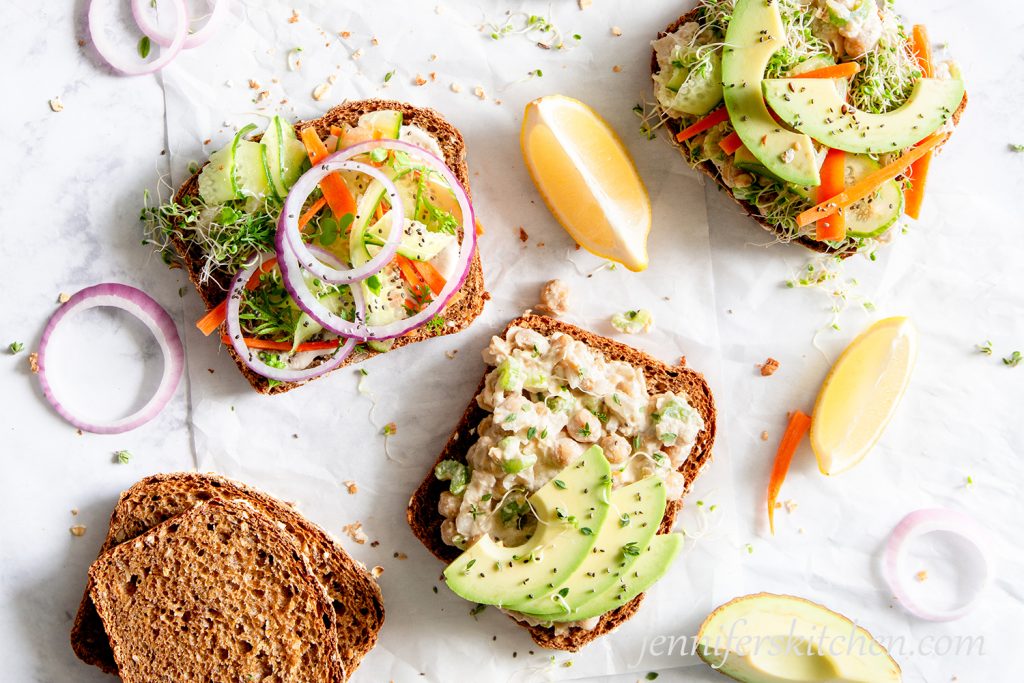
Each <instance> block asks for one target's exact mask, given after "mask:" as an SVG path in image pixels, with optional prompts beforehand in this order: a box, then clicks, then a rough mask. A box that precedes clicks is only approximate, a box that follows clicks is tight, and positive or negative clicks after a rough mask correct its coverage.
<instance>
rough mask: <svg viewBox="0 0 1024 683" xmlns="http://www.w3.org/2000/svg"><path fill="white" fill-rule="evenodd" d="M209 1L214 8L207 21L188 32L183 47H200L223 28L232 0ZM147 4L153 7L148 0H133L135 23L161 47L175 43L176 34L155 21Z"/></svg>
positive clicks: (188, 48) (187, 48)
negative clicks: (169, 32)
mask: <svg viewBox="0 0 1024 683" xmlns="http://www.w3.org/2000/svg"><path fill="white" fill-rule="evenodd" d="M209 3H210V4H212V5H213V9H212V10H211V11H210V16H209V18H208V19H207V20H206V23H205V24H203V26H202V28H200V29H198V30H197V31H195V33H188V34H187V37H186V38H185V43H184V44H183V45H182V48H181V49H183V50H190V49H192V48H194V47H199V46H200V45H202V44H204V43H205V42H206V41H208V40H209V39H210V38H212V37H213V36H214V35H216V33H217V32H218V31H219V30H220V29H221V24H223V23H224V18H225V17H227V15H228V10H229V8H230V6H231V3H230V0H209ZM147 5H149V6H150V7H149V8H152V5H151V4H150V2H149V1H148V0H132V16H133V17H134V18H135V23H136V24H138V25H139V29H140V30H141V31H142V32H143V33H144V34H145V35H147V36H149V39H150V40H152V41H153V42H154V43H156V44H157V45H159V46H160V47H170V46H171V45H172V44H173V43H174V35H173V34H168V33H167V32H165V31H163V30H162V29H161V28H160V26H159V25H157V23H156V22H155V21H153V13H152V12H150V11H148V9H149V8H147Z"/></svg>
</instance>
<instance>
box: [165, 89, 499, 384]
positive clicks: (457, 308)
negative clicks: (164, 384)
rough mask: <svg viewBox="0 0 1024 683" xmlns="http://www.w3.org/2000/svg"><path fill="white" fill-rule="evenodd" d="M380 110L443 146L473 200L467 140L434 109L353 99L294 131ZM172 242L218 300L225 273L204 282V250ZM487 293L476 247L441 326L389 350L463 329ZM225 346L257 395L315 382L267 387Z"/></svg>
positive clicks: (208, 298) (179, 195) (201, 287)
mask: <svg viewBox="0 0 1024 683" xmlns="http://www.w3.org/2000/svg"><path fill="white" fill-rule="evenodd" d="M382 110H397V111H400V112H402V117H403V121H404V123H407V124H414V125H417V126H419V127H421V128H423V129H424V130H426V131H427V132H428V133H430V134H432V135H433V136H434V137H435V138H436V139H437V141H438V144H439V145H440V147H441V150H442V151H443V152H444V162H445V164H446V165H447V166H448V168H450V169H451V170H452V173H454V174H455V177H456V178H457V179H458V181H459V183H460V184H461V185H462V187H463V189H465V191H466V194H467V196H469V198H470V201H472V194H471V193H470V189H469V169H468V167H467V166H466V143H465V140H464V139H463V137H462V133H460V132H459V130H458V129H457V128H456V127H455V126H453V125H452V124H450V123H449V122H448V121H446V120H445V119H444V117H442V116H441V115H440V114H439V113H437V112H436V111H434V110H433V109H428V108H425V107H414V106H412V105H411V104H406V103H405V102H397V101H393V100H382V99H369V100H357V101H352V102H345V103H344V104H341V105H338V106H337V107H334V108H332V109H330V110H329V111H328V112H327V113H325V114H324V115H323V116H321V117H320V118H318V119H311V120H308V121H299V122H298V123H296V124H295V126H294V127H295V131H296V133H298V132H299V131H301V130H302V129H303V128H310V127H312V128H313V129H315V130H316V132H317V134H318V135H319V136H320V137H321V138H326V137H327V136H328V135H329V134H330V128H331V126H340V125H342V124H348V125H351V126H354V125H356V124H357V123H358V121H359V117H360V116H362V115H363V114H366V113H369V112H374V111H382ZM204 165H205V164H204ZM201 170H202V169H201V168H200V169H198V170H197V171H196V172H195V173H194V174H192V176H191V177H190V178H189V179H188V180H186V181H185V182H184V183H183V184H182V186H181V187H180V188H179V189H178V191H177V192H176V193H175V195H174V199H173V201H174V202H175V203H181V201H182V200H183V199H184V198H185V197H187V196H191V197H195V196H198V194H199V173H200V171H201ZM171 243H172V244H173V246H174V249H175V251H177V252H178V256H179V257H181V260H182V262H183V264H184V267H185V271H186V272H187V273H188V277H189V280H190V281H191V282H192V285H193V286H194V287H195V288H196V291H197V292H198V293H199V296H200V297H201V298H202V300H203V303H204V304H205V306H206V308H207V310H209V309H211V308H213V307H215V306H217V305H218V304H220V302H221V301H223V300H224V297H225V295H226V293H227V290H228V287H229V286H230V280H229V279H228V278H226V277H221V278H220V279H217V280H210V281H207V282H205V283H204V282H202V281H201V279H200V273H201V269H202V259H203V254H202V250H200V249H199V248H198V247H196V246H195V245H190V244H189V243H187V242H185V240H183V239H182V238H181V236H180V235H179V234H178V232H177V231H175V232H173V233H172V234H171ZM489 298H490V295H489V294H488V293H487V289H486V287H485V285H484V276H483V268H482V266H481V263H480V250H479V248H478V249H476V250H475V253H474V254H473V260H472V263H471V264H470V270H469V275H468V276H467V277H466V281H465V282H464V283H463V284H462V286H461V287H460V288H459V289H458V291H456V292H455V295H454V296H453V297H452V300H451V301H449V302H448V305H447V306H445V308H444V310H443V311H442V312H441V316H442V317H443V318H444V320H445V324H444V325H442V326H437V327H431V328H430V329H428V328H427V327H426V326H421V327H419V328H417V329H415V330H413V331H412V332H410V333H409V334H407V335H405V336H402V337H398V338H397V339H395V341H394V346H393V347H392V350H394V349H398V348H401V347H403V346H407V345H409V344H412V343H415V342H418V341H423V340H424V339H429V338H431V337H439V336H443V335H446V334H454V333H456V332H460V331H461V330H464V329H465V328H466V327H468V326H469V324H470V323H472V322H473V320H475V319H476V317H477V316H479V315H480V313H482V312H483V309H484V302H485V301H487V300H488V299H489ZM223 332H224V326H223V325H222V326H221V328H220V329H219V330H218V334H222V333H223ZM225 348H226V350H227V352H228V354H229V355H230V356H231V359H232V360H234V361H235V364H236V365H237V366H238V369H239V371H240V372H241V373H242V375H243V376H244V377H245V378H246V379H247V380H248V381H249V384H251V385H252V388H253V389H254V390H256V391H257V392H259V393H261V394H282V393H284V392H286V391H291V390H292V389H295V388H296V387H298V386H301V385H303V384H305V383H306V382H311V381H313V380H306V381H303V382H282V383H280V384H276V385H275V386H273V387H270V386H268V383H267V380H266V378H264V377H263V376H262V375H260V374H258V373H256V372H253V371H252V370H250V369H249V368H248V367H247V366H246V365H245V363H244V362H243V361H242V359H241V357H240V356H239V355H238V353H237V352H236V351H235V349H234V348H233V347H232V346H230V345H229V346H226V347H225ZM377 353H378V352H376V351H373V350H368V352H367V353H366V354H361V355H360V356H359V357H358V358H356V355H355V354H353V355H352V356H349V358H348V359H346V360H345V362H344V363H342V364H341V365H340V366H339V368H343V367H346V366H348V365H351V364H353V363H356V362H359V361H361V360H365V359H367V358H372V357H373V356H375V355H377ZM336 369H338V368H336ZM332 372H333V371H332ZM329 374H331V373H330V372H328V373H325V374H323V375H320V377H326V376H327V375H329ZM313 379H319V377H315V378H313Z"/></svg>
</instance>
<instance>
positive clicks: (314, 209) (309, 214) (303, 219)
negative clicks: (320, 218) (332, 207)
mask: <svg viewBox="0 0 1024 683" xmlns="http://www.w3.org/2000/svg"><path fill="white" fill-rule="evenodd" d="M326 204H327V199H326V198H324V197H321V198H320V199H318V200H316V201H315V202H313V205H312V206H310V207H309V208H308V209H306V212H305V213H304V214H302V215H301V216H299V230H302V229H303V228H304V227H306V224H307V223H309V222H310V221H311V220H313V216H315V215H317V214H318V213H320V209H322V208H324V206H325V205H326Z"/></svg>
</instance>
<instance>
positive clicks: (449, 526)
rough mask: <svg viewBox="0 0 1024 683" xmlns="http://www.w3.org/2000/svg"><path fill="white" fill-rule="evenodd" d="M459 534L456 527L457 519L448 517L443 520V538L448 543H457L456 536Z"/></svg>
mask: <svg viewBox="0 0 1024 683" xmlns="http://www.w3.org/2000/svg"><path fill="white" fill-rule="evenodd" d="M457 535H458V531H456V529H455V520H453V519H446V520H444V521H443V522H441V540H442V541H444V542H445V543H446V544H447V545H455V541H454V538H455V536H457Z"/></svg>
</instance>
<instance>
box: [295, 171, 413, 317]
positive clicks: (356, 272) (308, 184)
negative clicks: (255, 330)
mask: <svg viewBox="0 0 1024 683" xmlns="http://www.w3.org/2000/svg"><path fill="white" fill-rule="evenodd" d="M344 154H345V152H338V153H336V154H332V155H331V156H329V157H327V158H326V159H325V160H324V161H322V162H321V163H319V164H317V165H316V166H314V167H313V168H311V169H309V170H308V171H306V172H305V173H303V174H302V176H301V177H300V178H299V179H298V180H297V181H295V184H294V185H292V189H291V190H289V191H288V197H287V198H286V199H285V201H284V207H283V208H282V209H281V216H280V218H278V221H277V229H278V232H283V233H284V235H285V237H286V239H287V240H288V244H289V246H291V248H292V251H293V252H294V254H295V256H296V258H297V259H298V260H299V265H300V266H302V268H303V269H304V270H306V271H308V272H310V273H312V274H313V275H315V276H317V277H318V278H321V279H323V280H326V281H327V282H332V283H334V284H342V285H349V284H352V283H353V282H359V281H360V280H365V279H366V278H368V277H370V276H371V275H376V274H377V273H379V272H380V271H381V270H383V269H384V266H386V265H387V264H388V263H390V262H391V259H393V258H394V257H395V252H397V251H398V245H399V243H400V242H401V241H402V231H401V230H390V231H389V232H388V238H387V239H386V240H384V245H383V246H382V247H381V248H380V252H378V253H377V255H376V256H374V257H373V258H372V259H370V260H369V261H367V262H366V263H364V264H363V265H361V266H357V267H355V268H331V267H330V266H327V265H325V264H324V263H322V262H321V261H320V259H318V258H316V257H315V256H314V255H313V253H312V252H311V251H310V249H309V247H307V246H306V243H305V241H304V240H303V239H302V231H301V230H300V229H299V216H300V215H301V214H302V205H303V204H305V202H306V198H307V197H309V195H310V194H311V193H312V192H313V190H314V189H316V186H317V185H319V184H320V181H321V180H323V179H324V178H325V177H327V176H328V175H330V174H331V173H334V172H335V171H354V172H356V173H363V174H365V175H368V176H370V177H371V178H373V179H374V180H376V181H377V182H379V183H380V184H381V185H383V186H384V191H385V192H387V194H388V199H389V200H390V201H391V208H392V210H394V211H397V212H398V215H400V216H404V215H405V207H404V206H403V204H402V198H401V197H399V196H398V188H396V187H395V184H394V183H393V182H391V179H390V178H388V177H387V176H386V175H384V174H383V173H382V172H381V171H380V170H378V169H376V168H374V167H373V166H368V165H367V164H362V163H359V162H358V161H352V160H351V157H349V156H344V157H342V155H344ZM339 218H340V216H339ZM361 218H363V217H362V216H354V217H353V219H354V221H359V220H360V219H361ZM311 315H312V314H311ZM321 324H322V323H321Z"/></svg>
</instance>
